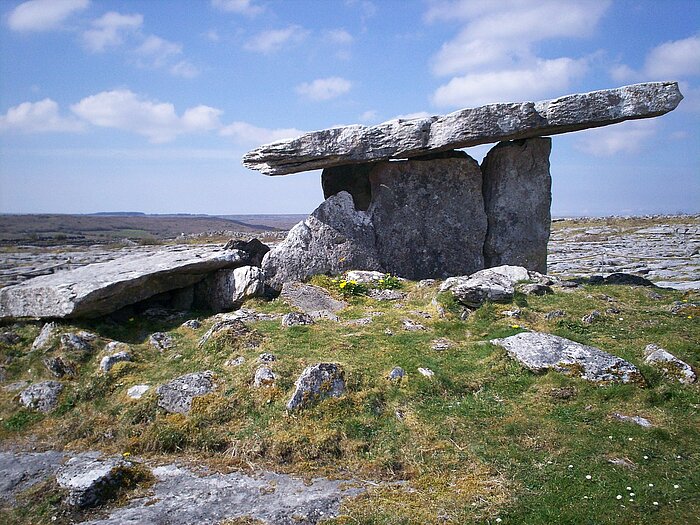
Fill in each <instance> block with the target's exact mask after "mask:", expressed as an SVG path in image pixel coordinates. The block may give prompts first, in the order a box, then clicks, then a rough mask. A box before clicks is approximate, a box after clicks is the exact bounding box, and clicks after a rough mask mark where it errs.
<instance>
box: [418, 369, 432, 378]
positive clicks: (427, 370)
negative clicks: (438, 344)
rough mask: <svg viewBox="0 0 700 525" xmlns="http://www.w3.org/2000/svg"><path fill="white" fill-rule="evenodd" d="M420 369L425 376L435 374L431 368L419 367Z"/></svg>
mask: <svg viewBox="0 0 700 525" xmlns="http://www.w3.org/2000/svg"><path fill="white" fill-rule="evenodd" d="M418 371H419V372H420V373H421V375H424V376H425V377H433V376H434V375H435V372H433V371H432V370H431V369H430V368H419V369H418Z"/></svg>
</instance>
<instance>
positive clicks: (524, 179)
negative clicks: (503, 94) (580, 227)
mask: <svg viewBox="0 0 700 525" xmlns="http://www.w3.org/2000/svg"><path fill="white" fill-rule="evenodd" d="M551 148H552V140H551V139H550V138H534V139H527V140H522V141H512V142H501V143H500V144H498V145H497V146H496V147H494V148H493V149H491V151H489V153H488V154H487V155H486V158H485V159H484V162H483V163H482V165H481V171H482V174H483V178H484V186H483V195H484V207H485V210H486V217H487V218H488V230H487V233H486V241H485V243H484V264H485V266H486V268H490V267H492V266H501V265H503V264H509V265H514V266H524V267H525V268H527V269H528V270H534V271H537V272H540V273H546V271H547V241H548V240H549V228H550V224H551V215H550V205H551V203H552V193H551V187H552V178H551V176H550V174H549V153H550V151H551Z"/></svg>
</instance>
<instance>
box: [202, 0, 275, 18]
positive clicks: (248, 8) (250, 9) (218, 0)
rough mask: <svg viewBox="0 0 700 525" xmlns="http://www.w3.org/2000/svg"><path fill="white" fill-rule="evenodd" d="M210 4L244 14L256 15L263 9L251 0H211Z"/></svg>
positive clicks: (223, 9)
mask: <svg viewBox="0 0 700 525" xmlns="http://www.w3.org/2000/svg"><path fill="white" fill-rule="evenodd" d="M211 5H212V6H213V7H215V8H217V9H220V10H222V11H228V12H230V13H238V14H240V15H246V16H256V15H259V14H260V13H262V12H263V11H264V10H265V8H264V7H262V6H259V5H255V4H254V3H253V2H252V0H211Z"/></svg>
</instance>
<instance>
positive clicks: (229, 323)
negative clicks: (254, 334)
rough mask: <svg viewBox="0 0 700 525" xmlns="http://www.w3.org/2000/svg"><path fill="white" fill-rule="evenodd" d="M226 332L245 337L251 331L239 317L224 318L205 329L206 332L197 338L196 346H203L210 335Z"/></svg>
mask: <svg viewBox="0 0 700 525" xmlns="http://www.w3.org/2000/svg"><path fill="white" fill-rule="evenodd" d="M223 333H226V334H227V335H229V336H232V337H236V338H239V337H245V336H247V335H249V334H250V333H251V331H250V330H249V329H248V327H247V326H246V325H245V323H243V321H240V320H239V319H226V320H224V321H218V322H216V323H214V325H213V326H212V327H211V328H210V329H209V330H207V332H206V333H205V334H204V335H203V336H202V337H200V338H199V342H198V343H197V346H199V347H200V348H201V347H203V346H204V345H205V344H206V343H207V341H209V339H211V338H212V337H218V336H219V335H220V334H223Z"/></svg>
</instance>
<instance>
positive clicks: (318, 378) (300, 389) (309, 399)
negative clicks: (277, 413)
mask: <svg viewBox="0 0 700 525" xmlns="http://www.w3.org/2000/svg"><path fill="white" fill-rule="evenodd" d="M344 393H345V374H344V372H343V370H342V369H341V368H340V366H339V365H337V364H335V363H318V364H315V365H312V366H309V367H307V368H305V369H304V371H303V372H302V373H301V375H300V376H299V378H298V379H297V381H296V383H295V389H294V393H293V394H292V397H291V398H290V399H289V401H288V402H287V410H289V411H290V412H291V411H293V410H297V409H303V408H307V407H309V406H311V405H313V404H316V403H317V402H319V401H321V400H323V399H326V398H328V397H340V396H342V395H343V394H344Z"/></svg>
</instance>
